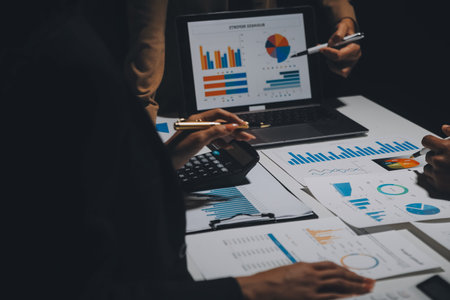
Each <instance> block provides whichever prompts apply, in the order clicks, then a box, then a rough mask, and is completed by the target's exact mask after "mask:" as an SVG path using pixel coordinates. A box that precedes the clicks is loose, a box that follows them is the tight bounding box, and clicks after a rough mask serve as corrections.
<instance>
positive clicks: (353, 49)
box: [320, 43, 361, 62]
mask: <svg viewBox="0 0 450 300" xmlns="http://www.w3.org/2000/svg"><path fill="white" fill-rule="evenodd" d="M320 52H321V53H322V54H323V55H325V57H326V58H328V59H329V60H331V61H334V62H345V61H356V60H358V59H359V58H360V57H361V46H359V45H358V44H356V43H351V44H348V45H347V46H345V47H343V48H341V49H335V48H331V47H324V48H322V49H320Z"/></svg>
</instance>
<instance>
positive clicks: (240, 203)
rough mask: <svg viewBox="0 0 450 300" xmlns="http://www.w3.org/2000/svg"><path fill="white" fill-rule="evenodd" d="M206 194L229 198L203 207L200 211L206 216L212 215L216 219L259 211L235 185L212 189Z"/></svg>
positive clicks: (257, 212)
mask: <svg viewBox="0 0 450 300" xmlns="http://www.w3.org/2000/svg"><path fill="white" fill-rule="evenodd" d="M206 195H214V196H220V197H223V198H226V199H229V200H226V201H221V202H217V203H214V204H212V205H209V206H208V207H206V208H203V209H202V211H204V212H206V213H207V216H214V217H215V218H216V219H226V218H231V217H234V216H236V215H237V214H259V213H260V212H259V211H258V209H256V207H254V206H253V204H251V203H250V201H248V199H247V198H245V196H244V195H242V193H241V192H240V191H239V190H238V189H237V188H235V187H231V188H224V189H217V190H212V191H210V192H209V193H206Z"/></svg>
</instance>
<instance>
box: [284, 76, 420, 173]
mask: <svg viewBox="0 0 450 300" xmlns="http://www.w3.org/2000/svg"><path fill="white" fill-rule="evenodd" d="M280 73H283V72H280ZM375 144H376V145H368V146H350V147H348V146H336V149H335V150H334V151H327V152H325V151H324V152H323V153H322V152H319V153H312V152H305V153H302V154H300V153H293V152H288V154H289V155H290V160H289V161H288V163H289V164H290V165H292V166H300V165H304V164H312V163H317V162H326V161H331V160H342V159H349V158H356V157H366V156H374V155H380V154H390V153H398V152H403V151H411V150H417V149H420V148H419V147H418V146H416V145H413V144H412V143H410V142H408V141H392V142H390V143H382V142H380V141H376V142H375Z"/></svg>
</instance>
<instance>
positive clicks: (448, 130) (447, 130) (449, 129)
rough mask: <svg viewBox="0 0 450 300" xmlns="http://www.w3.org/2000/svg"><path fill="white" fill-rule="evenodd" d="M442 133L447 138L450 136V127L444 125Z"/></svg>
mask: <svg viewBox="0 0 450 300" xmlns="http://www.w3.org/2000/svg"><path fill="white" fill-rule="evenodd" d="M442 132H443V133H444V134H445V135H446V136H450V125H442Z"/></svg>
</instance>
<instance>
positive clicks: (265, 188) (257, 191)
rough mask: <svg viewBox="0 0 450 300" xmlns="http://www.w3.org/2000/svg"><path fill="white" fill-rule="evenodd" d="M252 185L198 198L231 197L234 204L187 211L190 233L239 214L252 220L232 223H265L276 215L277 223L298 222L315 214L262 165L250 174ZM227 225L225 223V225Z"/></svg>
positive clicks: (221, 203)
mask: <svg viewBox="0 0 450 300" xmlns="http://www.w3.org/2000/svg"><path fill="white" fill-rule="evenodd" d="M247 179H248V180H249V181H250V183H249V184H245V185H241V186H237V187H229V188H222V189H216V190H209V191H202V192H199V193H198V194H202V195H206V196H207V195H210V194H212V195H216V196H224V197H228V198H229V199H230V200H225V201H215V202H209V203H207V204H205V205H203V206H200V207H196V208H189V207H188V209H187V210H186V219H187V222H186V224H187V225H186V232H193V231H199V230H205V229H210V226H209V223H210V221H211V220H219V219H227V218H230V217H232V216H234V215H236V214H239V213H246V214H250V215H252V216H246V215H243V216H239V217H234V218H232V219H231V220H229V221H228V223H231V222H242V221H254V220H261V217H260V215H261V214H266V213H273V214H275V217H276V218H277V219H285V218H295V217H300V216H306V215H310V214H312V211H311V209H310V208H309V207H307V206H306V205H305V204H303V202H301V201H300V200H298V199H297V198H296V197H295V196H294V195H292V194H291V193H289V192H288V191H287V190H286V189H285V188H284V187H283V186H282V185H281V184H280V183H279V182H278V181H277V180H276V179H275V178H274V177H273V176H272V175H271V174H270V173H269V172H267V171H266V169H264V168H263V167H262V166H261V165H260V164H259V163H258V164H256V166H255V167H254V168H253V169H252V170H251V171H250V172H249V173H248V174H247ZM222 223H224V222H222Z"/></svg>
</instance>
